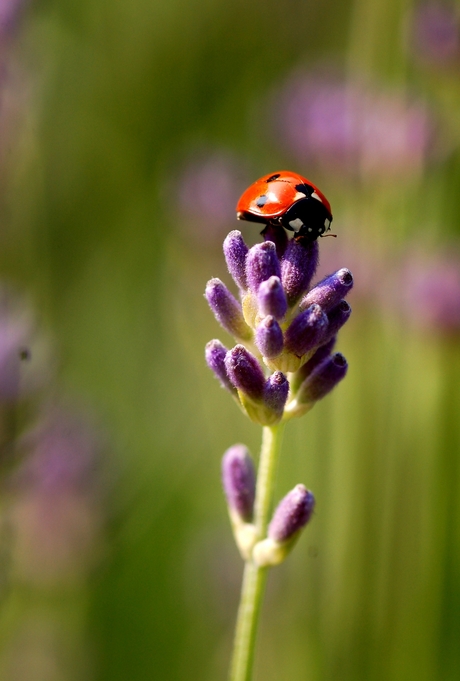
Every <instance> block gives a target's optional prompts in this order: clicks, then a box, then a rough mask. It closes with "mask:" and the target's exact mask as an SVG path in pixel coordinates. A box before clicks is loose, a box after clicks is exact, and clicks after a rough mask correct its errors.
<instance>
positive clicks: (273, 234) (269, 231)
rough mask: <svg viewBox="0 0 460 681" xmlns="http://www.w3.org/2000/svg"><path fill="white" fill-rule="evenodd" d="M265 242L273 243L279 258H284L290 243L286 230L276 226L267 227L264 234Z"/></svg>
mask: <svg viewBox="0 0 460 681" xmlns="http://www.w3.org/2000/svg"><path fill="white" fill-rule="evenodd" d="M262 235H263V237H264V240H265V241H273V243H274V244H275V246H276V253H277V255H278V258H282V257H283V255H284V251H285V250H286V248H287V245H288V243H289V240H288V237H287V234H286V230H285V229H283V227H275V225H267V226H266V227H265V229H264V230H263V232H262Z"/></svg>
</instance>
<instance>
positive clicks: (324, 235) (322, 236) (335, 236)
mask: <svg viewBox="0 0 460 681" xmlns="http://www.w3.org/2000/svg"><path fill="white" fill-rule="evenodd" d="M326 236H333V237H334V239H337V234H320V237H321V239H324V237H326Z"/></svg>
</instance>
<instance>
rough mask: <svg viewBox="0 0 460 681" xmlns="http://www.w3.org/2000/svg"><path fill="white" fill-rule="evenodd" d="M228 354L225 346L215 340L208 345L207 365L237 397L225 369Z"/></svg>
mask: <svg viewBox="0 0 460 681" xmlns="http://www.w3.org/2000/svg"><path fill="white" fill-rule="evenodd" d="M227 353H228V350H227V348H226V347H225V345H222V343H221V342H220V341H219V340H217V339H215V340H212V341H209V343H208V344H207V345H206V353H205V354H206V363H207V365H208V367H209V368H210V369H211V370H212V371H213V372H214V374H215V375H216V377H217V378H218V379H219V381H220V382H221V385H222V387H223V388H227V390H229V391H230V392H231V393H232V394H233V395H235V396H236V395H237V392H236V388H235V386H234V385H233V384H232V382H231V380H230V379H229V377H228V374H227V369H226V368H225V357H226V355H227Z"/></svg>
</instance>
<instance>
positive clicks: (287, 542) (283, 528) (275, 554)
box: [253, 485, 315, 567]
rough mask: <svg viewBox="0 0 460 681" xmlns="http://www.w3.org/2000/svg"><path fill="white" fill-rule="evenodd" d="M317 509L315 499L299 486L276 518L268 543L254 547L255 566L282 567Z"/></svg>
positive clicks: (271, 525) (286, 498)
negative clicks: (281, 564)
mask: <svg viewBox="0 0 460 681" xmlns="http://www.w3.org/2000/svg"><path fill="white" fill-rule="evenodd" d="M314 508H315V497H314V496H313V494H312V492H310V491H309V490H308V489H307V488H306V487H305V486H304V485H296V486H295V487H294V489H293V490H291V491H290V492H288V494H286V496H285V497H284V499H282V500H281V501H280V503H279V504H278V507H277V509H276V511H275V513H274V514H273V518H272V521H271V523H270V525H269V527H268V537H267V539H264V540H262V541H260V542H258V543H257V544H256V545H255V546H254V549H253V559H254V562H255V563H256V564H257V565H259V566H260V567H265V566H268V565H279V563H282V562H283V560H284V559H285V558H286V556H287V555H288V553H289V552H290V551H291V550H292V548H293V546H294V544H295V542H296V541H297V539H298V538H299V535H300V532H301V530H302V529H303V528H304V527H305V525H306V524H307V523H308V521H309V520H310V518H311V516H312V514H313V510H314Z"/></svg>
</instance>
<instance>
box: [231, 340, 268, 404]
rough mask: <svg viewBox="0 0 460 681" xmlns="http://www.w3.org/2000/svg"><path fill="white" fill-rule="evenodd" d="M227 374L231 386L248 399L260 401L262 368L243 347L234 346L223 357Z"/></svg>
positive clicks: (263, 381)
mask: <svg viewBox="0 0 460 681" xmlns="http://www.w3.org/2000/svg"><path fill="white" fill-rule="evenodd" d="M225 367H226V369H227V374H228V376H229V378H230V380H231V382H232V383H233V385H234V386H235V387H236V388H238V390H241V392H243V393H244V394H245V395H247V396H248V397H249V398H250V399H252V400H255V401H256V402H257V401H261V400H262V398H263V394H264V388H265V376H264V372H263V371H262V368H261V366H260V364H259V362H258V361H257V359H256V358H255V357H254V355H251V353H250V352H249V350H247V349H246V348H245V347H244V345H235V347H234V348H232V350H229V351H228V352H227V355H226V357H225Z"/></svg>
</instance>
